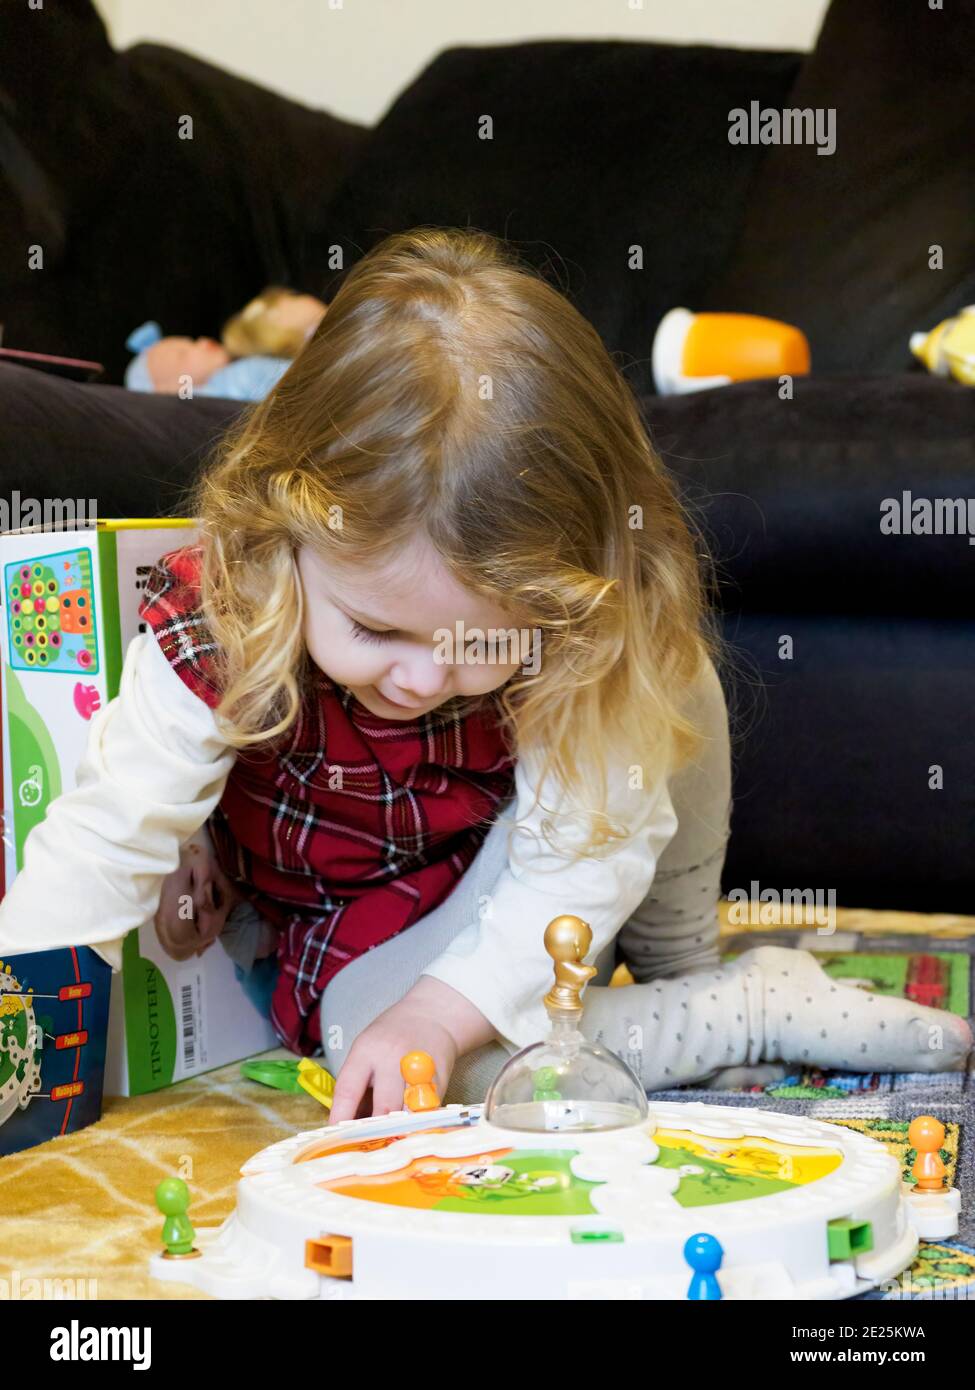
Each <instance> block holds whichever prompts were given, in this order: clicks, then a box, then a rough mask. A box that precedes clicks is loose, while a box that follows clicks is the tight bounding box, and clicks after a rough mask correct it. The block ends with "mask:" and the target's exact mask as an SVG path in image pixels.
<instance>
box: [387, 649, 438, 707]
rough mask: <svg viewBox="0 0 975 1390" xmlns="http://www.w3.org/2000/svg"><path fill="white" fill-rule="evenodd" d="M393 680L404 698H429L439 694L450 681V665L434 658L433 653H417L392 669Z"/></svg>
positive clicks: (418, 699)
mask: <svg viewBox="0 0 975 1390" xmlns="http://www.w3.org/2000/svg"><path fill="white" fill-rule="evenodd" d="M392 677H393V680H394V681H395V682H396V685H397V686H398V688H399V689H400V690H401V691H402V692H403V698H404V699H411V700H416V701H417V702H419V701H421V700H430V699H432V698H433V696H434V695H440V694H441V693H442V692H443V691H444V690H445V689H446V687H447V685H448V684H449V681H450V667H449V666H448V665H447V664H446V663H444V662H440V661H436V660H434V657H433V653H429V654H426V653H424V654H422V655H417V656H416V657H414V658H413V659H412V660H410V661H407V662H403V663H402V664H401V665H400V666H399V667H394V669H393V671H392Z"/></svg>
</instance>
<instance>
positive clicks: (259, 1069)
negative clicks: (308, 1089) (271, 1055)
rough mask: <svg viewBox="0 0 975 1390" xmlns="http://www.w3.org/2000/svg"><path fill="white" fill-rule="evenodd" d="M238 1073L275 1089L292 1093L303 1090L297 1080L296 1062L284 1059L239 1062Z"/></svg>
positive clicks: (295, 1093) (249, 1079)
mask: <svg viewBox="0 0 975 1390" xmlns="http://www.w3.org/2000/svg"><path fill="white" fill-rule="evenodd" d="M240 1074H241V1076H244V1077H246V1078H247V1080H248V1081H259V1082H260V1083H261V1085H262V1086H273V1087H274V1089H275V1090H276V1091H288V1092H290V1093H291V1094H292V1095H297V1094H298V1093H299V1091H301V1092H303V1091H304V1088H303V1087H302V1086H301V1085H299V1082H298V1063H297V1062H289V1061H286V1060H284V1059H280V1060H278V1061H274V1060H273V1059H272V1060H266V1061H263V1062H260V1061H258V1062H241V1064H240Z"/></svg>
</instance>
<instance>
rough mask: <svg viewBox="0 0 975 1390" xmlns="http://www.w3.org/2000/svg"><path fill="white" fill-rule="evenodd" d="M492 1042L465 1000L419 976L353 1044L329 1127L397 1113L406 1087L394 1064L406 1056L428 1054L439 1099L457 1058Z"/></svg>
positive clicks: (478, 1014)
mask: <svg viewBox="0 0 975 1390" xmlns="http://www.w3.org/2000/svg"><path fill="white" fill-rule="evenodd" d="M495 1036H496V1034H495V1031H494V1028H493V1027H492V1026H491V1024H490V1023H489V1022H488V1020H487V1019H486V1018H485V1017H484V1015H483V1014H482V1013H481V1012H480V1010H479V1009H476V1008H475V1007H474V1005H473V1004H472V1003H471V1002H470V1000H469V999H465V998H464V996H463V995H462V994H459V993H458V992H457V990H455V989H452V988H451V987H450V985H445V984H443V983H442V982H441V981H440V980H435V979H433V977H432V976H430V975H421V976H420V979H419V980H418V981H417V982H416V984H415V985H414V986H413V988H412V989H411V990H410V991H409V993H408V994H406V995H405V996H404V997H403V998H402V999H401V1000H400V1002H399V1003H398V1004H394V1005H393V1007H392V1008H391V1009H387V1010H386V1012H385V1013H382V1014H380V1015H379V1017H378V1018H377V1019H374V1021H373V1022H372V1023H370V1025H369V1027H368V1028H366V1029H365V1030H364V1031H363V1032H362V1033H360V1034H359V1036H358V1037H357V1038H356V1040H355V1042H354V1043H353V1044H352V1047H351V1048H350V1050H349V1055H348V1057H347V1058H346V1060H345V1063H344V1065H343V1067H342V1070H341V1071H340V1072H339V1075H338V1079H337V1081H336V1083H335V1096H334V1099H333V1101H332V1109H331V1113H330V1114H329V1122H330V1123H333V1124H334V1123H336V1122H338V1121H340V1120H352V1119H355V1118H356V1116H358V1115H388V1114H389V1112H390V1111H391V1110H402V1109H403V1090H404V1085H405V1083H404V1081H403V1076H402V1073H401V1072H400V1069H399V1064H400V1059H401V1058H402V1057H405V1056H406V1054H407V1053H408V1052H429V1054H430V1056H431V1057H432V1058H433V1061H434V1065H435V1067H436V1076H435V1079H434V1084H435V1086H436V1088H437V1091H438V1093H439V1095H440V1096H441V1097H442V1096H443V1094H444V1092H445V1091H446V1089H447V1083H448V1081H449V1080H450V1073H451V1072H452V1071H453V1069H454V1064H455V1063H456V1061H457V1058H458V1056H460V1054H461V1053H463V1052H470V1051H472V1050H473V1049H474V1048H475V1047H481V1046H483V1044H484V1043H486V1042H490V1041H491V1039H492V1038H494V1037H495Z"/></svg>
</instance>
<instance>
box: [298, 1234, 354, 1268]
mask: <svg viewBox="0 0 975 1390" xmlns="http://www.w3.org/2000/svg"><path fill="white" fill-rule="evenodd" d="M305 1268H306V1269H311V1270H314V1272H315V1273H316V1274H328V1275H330V1276H331V1277H332V1278H333V1279H351V1278H352V1237H351V1236H319V1237H318V1239H317V1240H306V1241H305Z"/></svg>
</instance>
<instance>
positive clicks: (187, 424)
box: [0, 362, 241, 517]
mask: <svg viewBox="0 0 975 1390" xmlns="http://www.w3.org/2000/svg"><path fill="white" fill-rule="evenodd" d="M240 410H241V405H240V402H239V401H223V400H214V399H211V398H208V397H205V396H200V397H197V399H196V400H187V401H182V400H180V399H179V398H178V397H176V396H153V395H146V394H143V393H142V392H137V391H127V390H125V388H124V387H121V386H93V385H87V384H81V383H79V382H75V381H67V380H65V379H64V378H62V377H55V376H48V375H47V374H46V373H45V372H38V371H34V370H31V369H28V368H26V367H16V366H12V365H11V364H10V363H7V362H3V363H0V420H2V421H3V428H2V429H0V498H5V499H6V500H7V503H8V505H10V506H11V510H13V500H14V499H13V495H14V493H15V492H19V493H20V495H21V506H23V503H24V500H25V499H26V498H28V497H34V498H37V499H38V500H41V501H43V499H44V498H51V499H54V498H63V499H69V498H70V499H84V500H85V502H86V503H87V501H88V499H94V501H95V503H96V509H97V512H98V515H99V516H103V517H118V516H174V515H175V516H180V515H183V514H184V508H185V505H186V503H185V496H186V490H187V487H188V485H189V484H190V482H191V481H192V480H193V478H194V477H195V475H196V473H197V470H198V469H199V467H200V465H201V464H202V462H203V460H204V459H205V458H206V457H207V455H208V453H209V451H210V449H211V447H212V446H213V444H214V443H215V442H216V441H217V439H218V438H219V436H220V434H221V433H222V431H223V429H224V428H225V427H226V425H228V424H229V423H230V421H231V420H232V419H234V417H235V416H237V415H239V414H240Z"/></svg>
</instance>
